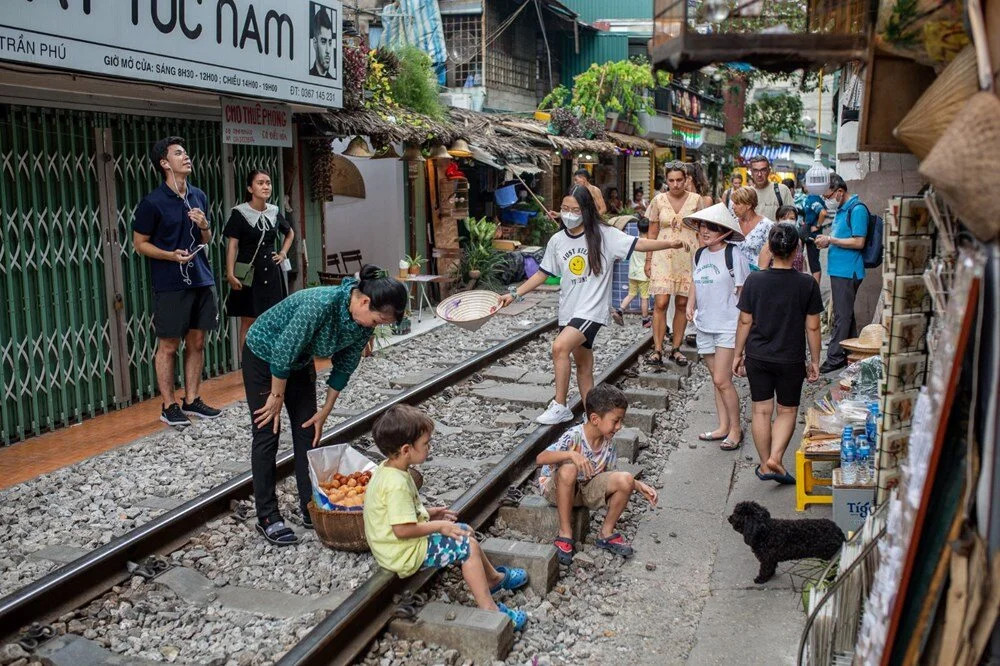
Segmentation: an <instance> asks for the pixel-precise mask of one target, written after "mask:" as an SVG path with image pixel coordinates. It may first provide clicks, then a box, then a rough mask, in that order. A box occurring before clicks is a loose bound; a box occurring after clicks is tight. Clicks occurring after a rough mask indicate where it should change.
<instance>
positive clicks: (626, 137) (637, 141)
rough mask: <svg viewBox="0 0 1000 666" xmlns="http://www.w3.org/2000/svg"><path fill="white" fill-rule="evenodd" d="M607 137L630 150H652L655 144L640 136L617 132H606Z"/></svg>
mask: <svg viewBox="0 0 1000 666" xmlns="http://www.w3.org/2000/svg"><path fill="white" fill-rule="evenodd" d="M608 138H609V139H611V141H613V142H614V143H616V144H618V145H619V146H621V147H622V148H628V149H630V150H648V151H652V150H653V149H654V148H655V147H656V146H654V145H653V144H652V143H651V142H649V141H647V140H646V139H643V138H642V137H638V136H632V135H630V134H619V133H618V132H608Z"/></svg>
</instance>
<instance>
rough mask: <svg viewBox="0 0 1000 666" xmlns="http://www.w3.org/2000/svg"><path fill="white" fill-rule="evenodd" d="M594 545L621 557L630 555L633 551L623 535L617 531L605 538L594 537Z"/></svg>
mask: <svg viewBox="0 0 1000 666" xmlns="http://www.w3.org/2000/svg"><path fill="white" fill-rule="evenodd" d="M594 545H595V546H597V547H598V548H603V549H604V550H610V551H611V552H612V553H614V554H615V555H621V556H622V557H632V555H633V554H634V553H635V551H634V550H632V546H630V545H628V543H627V542H626V541H625V537H623V536H622V535H621V533H619V532H615V533H614V534H612V535H611V536H609V537H608V538H607V539H595V540H594Z"/></svg>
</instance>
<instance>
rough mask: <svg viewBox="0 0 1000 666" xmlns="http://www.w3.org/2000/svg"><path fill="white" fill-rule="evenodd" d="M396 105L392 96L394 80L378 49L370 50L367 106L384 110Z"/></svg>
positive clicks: (366, 82)
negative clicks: (387, 70) (392, 80)
mask: <svg viewBox="0 0 1000 666" xmlns="http://www.w3.org/2000/svg"><path fill="white" fill-rule="evenodd" d="M394 106H396V102H395V101H394V100H393V98H392V82H391V81H390V80H389V77H388V75H387V74H386V65H385V63H384V62H382V60H380V59H379V57H378V51H369V52H368V75H367V76H366V77H365V108H366V109H373V110H376V111H383V110H385V109H386V108H392V107H394Z"/></svg>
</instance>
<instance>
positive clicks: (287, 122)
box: [222, 97, 292, 148]
mask: <svg viewBox="0 0 1000 666" xmlns="http://www.w3.org/2000/svg"><path fill="white" fill-rule="evenodd" d="M222 141H223V142H224V143H233V144H238V145H241V146H282V147H285V148H290V147H291V145H292V111H291V109H289V108H288V107H287V106H281V105H279V104H263V103H261V102H255V101H253V100H247V99H231V98H228V97H223V98H222Z"/></svg>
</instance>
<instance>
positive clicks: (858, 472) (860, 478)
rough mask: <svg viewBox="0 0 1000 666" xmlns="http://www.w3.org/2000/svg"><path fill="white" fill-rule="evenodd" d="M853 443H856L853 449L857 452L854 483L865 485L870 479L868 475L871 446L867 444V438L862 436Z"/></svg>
mask: <svg viewBox="0 0 1000 666" xmlns="http://www.w3.org/2000/svg"><path fill="white" fill-rule="evenodd" d="M854 441H855V443H856V444H855V449H856V450H857V455H856V459H855V472H854V477H855V482H856V483H858V484H867V483H869V482H870V481H871V479H872V476H871V473H870V468H871V460H872V446H871V444H870V443H869V442H868V438H867V437H866V436H864V435H858V436H857V438H856V439H855V440H854Z"/></svg>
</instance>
